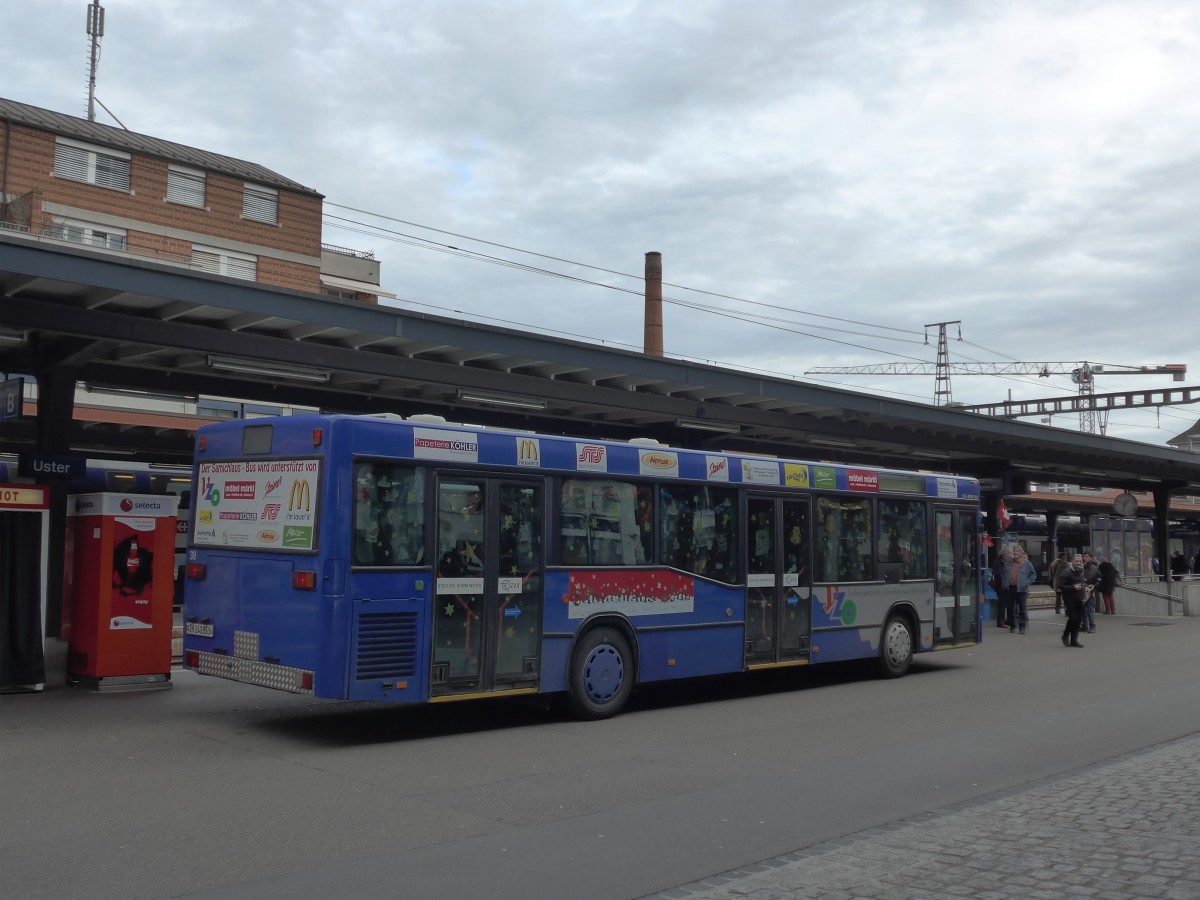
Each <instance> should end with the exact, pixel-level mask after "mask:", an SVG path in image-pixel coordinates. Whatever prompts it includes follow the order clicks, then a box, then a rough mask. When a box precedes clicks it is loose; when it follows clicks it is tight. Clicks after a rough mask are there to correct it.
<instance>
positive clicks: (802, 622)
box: [746, 495, 812, 667]
mask: <svg viewBox="0 0 1200 900" xmlns="http://www.w3.org/2000/svg"><path fill="white" fill-rule="evenodd" d="M746 522H747V524H748V527H747V544H748V546H747V548H746V560H747V570H746V664H747V665H748V666H751V667H753V666H757V665H774V664H779V663H789V662H791V663H796V662H802V661H804V660H807V659H808V651H809V639H810V636H811V632H812V577H811V573H810V571H809V507H808V499H807V498H804V499H784V498H782V497H778V496H754V495H751V496H749V497H748V498H747V500H746Z"/></svg>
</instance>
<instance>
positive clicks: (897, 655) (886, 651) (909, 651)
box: [879, 615, 913, 678]
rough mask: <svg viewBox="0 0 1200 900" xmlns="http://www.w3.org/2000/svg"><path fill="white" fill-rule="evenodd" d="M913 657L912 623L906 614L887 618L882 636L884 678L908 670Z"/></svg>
mask: <svg viewBox="0 0 1200 900" xmlns="http://www.w3.org/2000/svg"><path fill="white" fill-rule="evenodd" d="M912 659H913V632H912V625H911V624H910V623H909V620H908V618H907V617H906V616H901V615H894V616H892V617H891V618H889V619H888V620H887V623H886V624H885V625H884V626H883V633H882V635H881V636H880V640H879V672H880V674H881V675H882V676H883V677H884V678H899V677H900V676H901V675H904V674H906V673H907V672H908V669H909V666H911V665H912Z"/></svg>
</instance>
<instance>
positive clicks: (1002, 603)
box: [992, 547, 1012, 628]
mask: <svg viewBox="0 0 1200 900" xmlns="http://www.w3.org/2000/svg"><path fill="white" fill-rule="evenodd" d="M1011 561H1012V547H1004V548H1003V549H1002V550H1001V551H1000V552H999V553H998V554H997V555H996V562H995V563H994V564H993V565H992V588H993V589H995V591H996V627H997V628H1003V627H1004V626H1005V624H1006V622H1007V619H1008V585H1006V584H1005V583H1004V567H1005V566H1006V565H1008V563H1010V562H1011Z"/></svg>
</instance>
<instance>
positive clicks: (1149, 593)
mask: <svg viewBox="0 0 1200 900" xmlns="http://www.w3.org/2000/svg"><path fill="white" fill-rule="evenodd" d="M1172 583H1173V582H1164V581H1154V582H1151V584H1168V585H1169V584H1172ZM1117 586H1118V587H1122V588H1124V589H1125V590H1127V591H1133V592H1134V593H1135V594H1145V595H1146V596H1147V597H1155V598H1157V599H1159V600H1166V601H1168V608H1169V604H1171V603H1178V604H1179V605H1180V606H1184V605H1185V604H1184V602H1183V598H1182V597H1175V596H1172V594H1171V593H1170V590H1171V589H1170V587H1168V588H1167V593H1165V594H1164V593H1162V592H1160V591H1151V590H1147V589H1146V588H1144V587H1142V586H1141V585H1135V584H1128V583H1126V582H1124V581H1122V582H1120V583H1119V584H1118V585H1117Z"/></svg>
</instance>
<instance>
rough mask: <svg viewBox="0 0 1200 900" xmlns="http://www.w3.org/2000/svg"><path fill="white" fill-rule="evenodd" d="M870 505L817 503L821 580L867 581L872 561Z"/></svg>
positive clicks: (833, 501)
mask: <svg viewBox="0 0 1200 900" xmlns="http://www.w3.org/2000/svg"><path fill="white" fill-rule="evenodd" d="M871 538H872V528H871V504H870V503H869V501H866V500H843V499H836V498H829V497H821V498H819V499H818V500H817V546H816V549H815V564H816V576H817V580H818V581H828V582H836V581H867V580H869V579H870V578H871V577H872V575H873V574H874V573H873V568H874V566H873V564H872V560H871Z"/></svg>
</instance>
